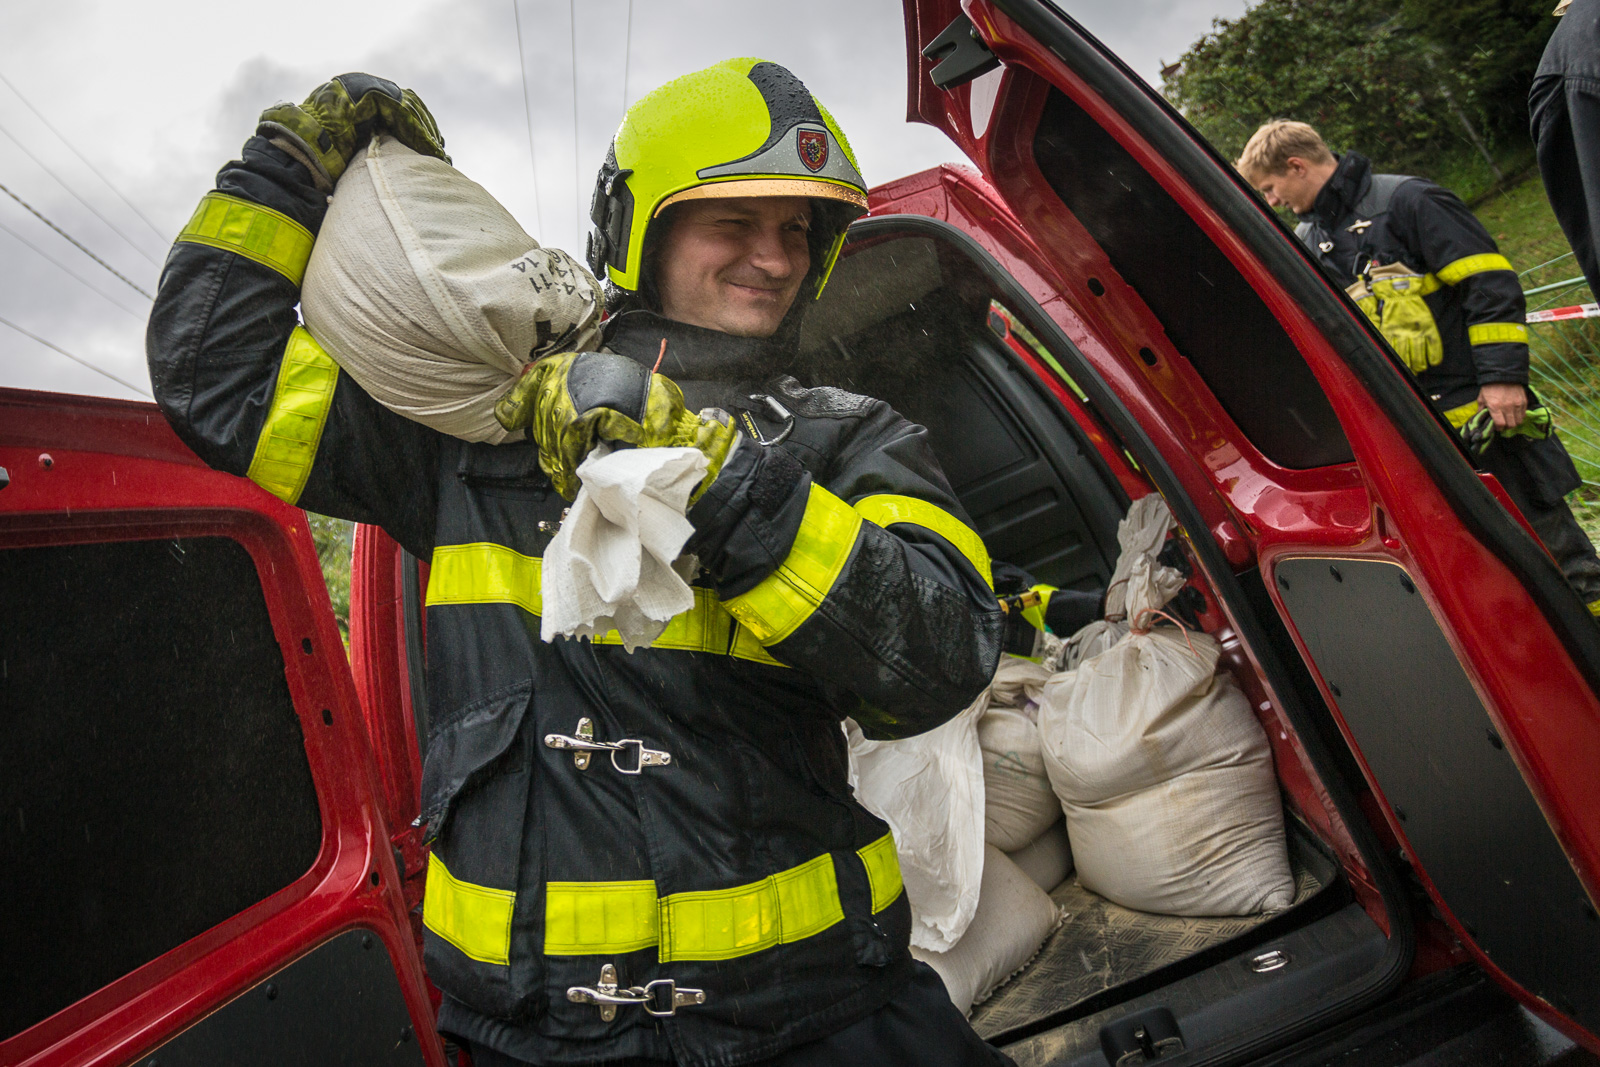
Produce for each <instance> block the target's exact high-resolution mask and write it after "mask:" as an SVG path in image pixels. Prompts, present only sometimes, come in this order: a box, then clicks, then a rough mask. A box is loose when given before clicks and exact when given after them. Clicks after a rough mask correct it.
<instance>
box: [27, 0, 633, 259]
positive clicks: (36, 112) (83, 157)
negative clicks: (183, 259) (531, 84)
mask: <svg viewBox="0 0 1600 1067" xmlns="http://www.w3.org/2000/svg"><path fill="white" fill-rule="evenodd" d="M628 2H629V3H630V4H631V3H633V0H628ZM0 82H4V83H5V86H6V88H7V89H10V90H11V91H12V92H13V93H15V94H16V97H17V99H18V100H21V101H22V103H23V106H24V107H26V108H27V109H28V110H29V111H31V112H33V113H34V115H35V116H37V117H38V119H39V121H40V122H42V123H44V125H45V128H46V129H48V130H49V131H50V132H51V133H53V134H55V135H56V139H57V140H59V141H60V142H61V143H62V144H64V145H66V146H67V148H68V149H70V150H71V152H72V154H73V155H75V156H77V157H78V158H79V159H81V160H82V161H83V165H84V166H86V167H88V168H89V169H90V170H92V171H94V175H95V177H97V178H99V179H100V180H101V181H103V182H105V183H106V188H107V189H110V190H111V191H112V192H113V193H116V194H117V199H118V200H121V201H122V202H123V203H124V204H127V205H128V210H129V211H131V212H133V213H134V214H135V215H137V216H139V221H140V222H142V223H144V224H145V225H146V226H148V227H150V232H151V233H153V234H155V235H156V239H157V240H159V241H162V242H165V241H166V240H168V236H167V235H166V234H164V233H162V232H161V231H160V230H159V229H157V228H156V224H155V223H153V222H151V221H150V220H149V219H147V218H145V215H144V212H142V211H140V210H139V209H138V208H137V207H136V206H135V205H134V203H133V201H132V200H129V199H128V198H127V197H126V196H123V195H122V190H121V189H118V188H117V187H116V186H115V185H113V184H112V182H111V179H110V178H107V177H106V176H105V175H104V174H101V173H100V168H99V167H97V166H95V165H94V164H93V163H90V162H89V157H88V156H86V155H84V154H83V153H82V152H80V151H78V147H77V145H74V144H73V143H72V142H71V141H69V140H67V136H66V134H64V133H62V132H61V131H60V130H58V129H56V127H55V124H54V123H52V122H51V121H50V120H49V119H47V118H45V117H44V112H42V111H40V110H39V109H38V108H36V107H34V106H33V104H32V102H31V101H29V100H28V98H27V97H25V96H23V95H22V90H21V89H18V88H17V87H16V86H15V85H13V84H12V83H11V79H10V78H8V77H6V76H5V75H4V74H0Z"/></svg>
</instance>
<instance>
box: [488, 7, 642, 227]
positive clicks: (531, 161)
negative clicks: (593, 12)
mask: <svg viewBox="0 0 1600 1067" xmlns="http://www.w3.org/2000/svg"><path fill="white" fill-rule="evenodd" d="M628 2H629V3H632V2H633V0H628ZM511 15H512V17H513V18H515V19H516V21H517V63H518V64H519V65H520V66H521V67H522V117H523V118H525V119H527V121H528V168H529V169H530V170H532V171H533V217H534V218H535V219H536V220H538V223H539V240H541V241H543V240H544V239H545V232H544V207H543V206H542V205H541V204H540V202H539V161H538V159H537V158H535V157H534V154H533V107H532V105H530V104H529V103H528V54H527V53H526V52H524V51H523V50H522V12H521V11H520V10H519V9H518V7H517V0H511Z"/></svg>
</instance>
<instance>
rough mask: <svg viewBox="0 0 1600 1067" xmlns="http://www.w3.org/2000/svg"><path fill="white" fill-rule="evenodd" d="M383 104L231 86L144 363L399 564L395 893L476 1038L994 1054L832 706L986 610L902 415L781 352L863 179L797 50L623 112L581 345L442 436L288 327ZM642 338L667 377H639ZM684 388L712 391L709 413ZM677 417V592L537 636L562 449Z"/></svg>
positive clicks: (886, 716) (936, 677) (619, 438)
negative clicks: (592, 333) (235, 125)
mask: <svg viewBox="0 0 1600 1067" xmlns="http://www.w3.org/2000/svg"><path fill="white" fill-rule="evenodd" d="M374 130H378V131H383V132H387V133H390V134H392V135H394V136H395V137H397V138H398V139H399V140H401V141H402V142H404V143H405V144H407V145H409V146H410V147H412V148H414V149H416V150H418V151H421V152H426V153H429V154H432V155H434V156H437V157H439V158H441V159H447V158H448V157H446V156H445V154H444V146H443V141H442V139H441V138H440V137H439V134H438V131H437V129H436V127H435V125H434V122H433V119H432V117H431V116H430V115H429V114H428V112H427V110H426V109H425V108H424V107H423V105H422V103H421V101H419V100H418V99H417V98H416V97H415V95H414V94H412V93H411V92H410V91H409V90H407V91H404V92H402V91H401V90H400V89H399V88H398V87H397V86H395V85H394V84H393V83H392V82H388V81H384V80H383V79H379V78H374V77H372V76H369V75H364V74H352V75H344V76H341V77H338V78H335V79H333V80H332V81H330V82H328V83H326V84H324V85H323V86H321V87H319V88H318V89H316V90H315V91H314V92H313V93H312V94H311V96H310V97H309V98H308V99H307V100H306V102H305V103H303V104H301V105H278V106H276V107H273V108H270V109H269V110H267V111H266V112H265V113H263V115H262V118H261V122H260V125H259V127H258V129H257V131H256V134H255V135H254V136H253V137H251V138H250V139H249V140H248V141H247V142H246V143H245V146H244V150H243V153H242V157H241V159H239V160H237V161H234V162H232V163H229V164H228V165H227V166H225V167H224V168H223V169H222V171H221V172H220V174H219V175H218V181H217V187H216V190H215V191H214V192H212V193H209V194H207V196H206V198H205V200H204V202H203V203H202V205H201V209H200V210H199V211H197V212H196V215H195V219H194V221H192V222H191V223H190V225H189V226H188V227H187V228H186V229H185V230H184V232H183V233H182V234H181V235H180V236H179V238H178V240H177V243H176V244H175V245H174V247H173V249H172V252H171V254H170V255H169V257H168V259H167V262H166V266H165V269H164V270H163V273H162V278H161V286H160V293H159V295H158V297H157V300H156V303H155V307H154V310H153V312H152V315H151V319H150V325H149V332H148V355H149V361H150V368H151V376H152V380H153V381H154V383H155V386H156V393H157V398H158V400H159V403H160V405H161V408H162V410H163V411H164V412H165V414H166V416H167V418H168V419H169V420H170V421H171V423H172V425H173V426H174V428H175V429H176V430H177V432H178V433H179V435H180V436H181V437H182V438H183V439H184V440H185V441H186V442H187V443H188V444H189V445H190V446H191V447H192V448H193V449H194V450H195V451H196V452H197V453H199V455H200V456H201V457H203V458H204V459H205V460H206V461H207V462H208V463H210V464H211V465H213V466H214V467H217V468H219V469H221V470H225V471H230V472H232V473H235V474H239V475H244V476H247V477H249V478H251V479H253V480H255V481H257V482H258V483H259V484H261V485H262V486H264V487H266V488H268V489H270V490H271V491H272V492H274V493H276V494H277V495H279V496H281V497H282V498H283V499H285V500H287V501H289V502H290V503H293V504H298V505H300V506H303V507H306V508H309V509H311V510H314V511H317V512H321V513H325V514H329V515H338V516H344V517H347V518H350V519H354V520H356V521H360V522H367V523H375V524H377V525H379V526H381V527H383V528H384V529H385V530H386V531H388V532H389V533H390V534H391V535H392V536H393V537H394V538H395V539H396V540H397V541H398V542H399V543H400V544H401V545H403V546H404V547H405V548H406V549H408V550H409V551H410V552H411V553H413V554H414V555H416V556H417V557H419V558H420V559H423V560H426V561H429V562H430V563H431V564H432V569H431V572H430V578H429V584H428V590H427V633H428V674H429V704H430V706H429V712H430V736H429V738H428V742H427V745H426V753H427V755H426V761H425V767H424V770H423V789H422V792H423V802H422V812H421V816H420V820H419V821H420V822H421V824H423V825H425V827H426V833H427V839H428V840H429V841H430V842H431V844H432V855H431V858H430V863H429V866H428V871H427V888H426V897H425V903H424V908H423V923H424V926H425V933H424V938H425V958H426V961H427V966H428V973H429V977H430V978H431V979H432V980H433V982H434V983H435V984H436V985H437V986H438V987H439V988H440V989H441V990H442V991H443V993H444V1002H443V1006H442V1008H441V1011H440V1019H439V1024H440V1029H441V1031H443V1032H445V1033H447V1034H452V1035H455V1036H456V1037H457V1038H458V1039H459V1040H461V1041H462V1042H464V1043H465V1044H467V1045H468V1046H470V1048H471V1049H472V1051H473V1053H474V1058H475V1062H476V1063H477V1064H478V1065H479V1067H493V1065H496V1064H520V1063H579V1062H582V1063H590V1062H678V1063H684V1064H719V1065H737V1064H745V1063H756V1062H769V1061H770V1062H780V1063H786V1064H801V1063H804V1064H813V1063H815V1064H822V1063H852V1062H859V1063H866V1062H881V1063H920V1064H952V1065H954V1064H977V1063H1005V1062H1009V1061H1007V1060H1006V1059H1005V1057H1004V1056H1002V1055H1001V1054H1000V1053H998V1052H996V1051H994V1050H993V1049H991V1048H989V1047H988V1046H987V1045H985V1044H983V1043H982V1041H980V1040H979V1039H978V1038H977V1036H976V1035H975V1034H974V1033H973V1032H972V1030H971V1028H970V1027H969V1026H968V1025H967V1023H966V1021H965V1019H963V1018H962V1016H961V1013H960V1012H958V1011H956V1010H955V1008H954V1007H953V1006H952V1005H951V1003H950V1001H949V999H948V997H947V996H946V994H945V992H944V989H943V986H942V985H941V984H940V982H939V979H938V977H937V976H936V975H935V974H934V973H933V972H932V970H931V969H929V968H927V967H926V966H925V965H923V964H921V963H918V962H915V961H913V960H912V959H911V958H910V955H909V950H908V935H909V928H910V921H911V919H910V909H909V906H908V904H907V901H906V897H905V893H904V892H903V889H902V885H901V880H900V872H899V865H898V861H897V859H896V853H895V844H894V840H893V838H892V836H891V835H890V833H889V828H888V827H887V826H886V825H885V824H884V823H883V822H882V821H880V820H879V819H877V818H875V817H874V816H872V815H871V814H869V813H868V812H867V811H866V810H865V809H864V808H862V807H861V806H860V805H859V804H858V803H857V802H856V801H855V799H854V797H853V795H852V793H851V790H850V788H849V785H848V783H847V780H846V769H847V761H846V749H845V743H844V738H843V734H842V732H841V730H840V723H841V720H842V719H843V718H845V717H846V716H849V717H852V718H854V719H855V721H856V722H857V723H859V724H860V726H861V728H862V729H863V731H864V732H865V733H866V734H867V735H868V736H871V737H875V738H895V737H904V736H907V735H911V734H916V733H919V732H921V731H925V730H928V729H931V728H932V727H934V726H937V725H939V724H940V723H942V722H944V721H946V720H947V719H949V718H950V717H951V716H953V715H954V714H956V712H958V711H959V710H961V709H962V708H964V707H965V706H966V705H968V704H969V703H970V702H971V701H972V700H973V699H974V698H975V697H976V696H977V695H978V693H979V692H981V691H982V690H983V688H984V687H985V686H986V685H987V684H988V682H989V679H990V677H991V676H992V674H993V672H994V669H995V665H996V663H997V661H998V656H999V651H998V648H999V641H1000V632H1001V626H1002V616H1001V612H1000V610H999V606H998V603H997V601H996V598H995V595H994V593H993V591H992V588H991V584H990V565H989V560H988V557H987V555H986V553H985V550H984V547H983V543H982V541H981V540H979V538H978V536H977V535H976V534H975V533H974V532H973V530H972V529H971V524H970V522H969V520H968V519H967V517H966V516H965V514H964V512H963V510H962V508H961V505H960V504H959V502H958V501H957V500H956V499H955V497H954V495H953V494H952V492H951V490H950V488H949V486H948V484H947V482H946V480H945V477H944V475H943V474H942V472H941V471H940V469H939V467H938V465H937V463H936V462H935V460H934V458H933V454H932V452H931V451H930V449H929V447H928V443H927V440H926V433H925V431H924V430H923V429H922V428H921V427H918V426H915V425H912V424H910V423H908V422H906V421H905V420H904V419H902V418H901V417H900V416H898V415H897V414H896V413H895V412H894V411H892V410H890V409H889V407H888V406H887V405H885V404H883V403H882V402H880V401H876V400H873V399H870V398H867V397H863V396H857V395H854V394H850V393H846V392H844V391H842V390H839V389H833V388H826V387H822V388H808V387H805V386H803V385H801V384H800V383H798V382H796V381H795V380H794V379H793V378H789V377H786V376H784V375H783V374H782V373H781V372H782V370H783V369H784V367H785V366H786V365H787V363H788V361H789V359H790V351H789V348H790V347H792V344H793V340H794V338H795V336H796V328H795V325H796V321H797V318H798V316H799V314H800V313H801V312H802V311H803V307H804V305H805V304H806V303H807V302H809V301H811V300H812V299H813V298H814V297H815V296H816V294H817V293H818V292H819V291H820V290H821V288H822V286H823V284H824V283H825V282H826V280H827V275H828V271H829V268H830V267H831V266H832V265H833V263H834V261H835V259H836V258H837V256H838V253H839V250H840V247H841V246H842V244H843V238H844V228H845V226H846V225H847V224H848V223H849V222H850V221H851V220H852V219H854V218H855V217H857V216H859V215H861V214H862V213H864V212H865V210H866V203H867V201H866V186H865V182H864V181H863V180H862V178H861V176H860V174H859V173H858V171H857V168H856V163H855V158H854V156H853V154H852V152H851V149H850V146H849V144H848V143H847V142H846V140H845V138H844V135H843V134H842V133H841V131H840V130H839V127H838V125H837V124H836V123H835V122H834V121H833V119H832V118H831V117H830V116H829V115H828V113H827V112H826V111H825V110H823V109H822V107H821V105H820V104H819V103H817V102H816V100H815V99H814V98H813V97H812V96H811V94H810V93H809V92H808V91H807V90H806V89H805V87H804V86H803V85H802V84H801V83H800V81H799V80H797V79H796V78H795V77H794V75H792V74H791V73H789V71H787V70H786V69H784V68H783V67H781V66H778V65H776V64H773V63H767V62H761V61H758V60H753V59H743V60H731V61H727V62H724V63H719V64H717V65H715V66H713V67H710V68H708V69H706V70H702V71H699V72H697V73H695V74H690V75H687V76H685V77H683V78H679V79H678V80H676V81H673V82H671V83H669V84H667V85H666V86H663V87H662V88H660V89H658V90H656V91H655V92H653V93H651V94H650V95H648V96H646V97H644V98H643V99H642V100H640V101H639V102H637V103H636V104H634V105H633V106H632V107H631V108H630V109H629V111H628V113H627V116H626V117H625V119H624V121H623V123H622V125H621V127H620V128H619V129H618V131H617V134H616V138H615V140H614V142H613V144H612V147H611V151H610V152H609V153H608V155H607V157H606V161H605V165H604V166H603V167H602V169H601V171H600V175H599V181H598V184H597V187H596V190H595V198H594V208H593V214H594V218H595V220H596V227H595V232H594V234H593V236H592V237H591V240H590V252H591V255H592V258H593V262H594V263H595V264H596V265H597V268H603V271H604V274H603V277H605V278H606V279H607V280H608V282H609V284H610V286H611V293H610V303H611V306H612V308H613V310H614V312H615V313H614V314H613V315H612V317H611V318H610V319H609V321H608V323H607V329H606V345H605V348H606V351H603V352H587V353H576V354H573V353H568V354H563V355H561V356H558V357H551V358H549V359H548V360H546V361H544V362H543V363H541V364H539V365H537V366H536V367H535V368H534V369H533V370H532V371H531V372H529V373H526V374H524V376H523V377H522V378H521V379H519V381H518V383H517V385H516V387H515V389H514V390H513V392H512V393H511V394H509V395H508V397H507V398H506V400H505V402H504V403H502V404H501V405H500V407H499V409H498V411H497V414H498V415H499V416H500V417H501V418H502V420H503V421H505V422H506V423H507V424H508V425H509V426H513V427H516V428H518V429H522V430H525V431H526V432H527V433H528V435H529V436H528V439H527V440H525V441H521V442H517V443H508V444H503V445H498V446H494V445H486V444H469V443H466V442H463V441H460V440H457V439H454V438H450V437H446V436H443V435H441V434H439V433H437V432H435V431H432V430H430V429H427V428H425V427H423V426H421V425H420V424H418V423H415V422H411V421H408V420H406V419H404V418H402V417H400V416H398V415H396V414H394V413H393V412H391V411H389V410H387V409H386V408H383V407H381V406H380V405H379V404H377V403H376V402H375V401H374V400H372V399H371V398H370V397H369V396H368V395H367V394H366V393H364V392H363V391H362V390H361V388H360V387H359V386H357V385H356V383H355V382H354V381H352V380H351V379H350V377H349V376H348V375H346V374H344V373H343V372H341V371H340V369H339V367H338V366H337V365H336V364H335V363H334V362H333V361H332V360H331V359H330V358H329V356H328V355H327V354H326V353H325V352H324V351H323V350H322V349H321V348H320V346H319V345H318V344H317V343H316V341H315V340H313V339H312V337H311V336H310V335H309V334H308V333H307V332H306V330H305V329H304V328H303V327H302V326H301V325H300V324H299V323H298V321H297V315H296V311H295V305H296V302H297V298H298V286H299V283H300V279H301V277H302V275H303V272H304V268H305V264H306V261H307V259H308V257H309V254H310V248H311V244H312V242H313V240H314V238H315V235H316V232H317V228H318V225H319V224H320V222H321V221H322V218H323V215H324V213H325V211H326V209H327V203H328V194H329V193H330V192H331V191H332V188H333V184H334V183H335V182H336V181H337V180H338V178H339V175H340V173H341V172H342V171H343V170H344V168H345V167H346V166H347V165H348V162H349V160H350V157H351V155H352V154H353V153H354V152H355V151H356V150H357V149H358V147H359V146H361V145H362V144H364V143H366V140H367V139H368V138H369V137H370V135H371V134H372V132H373V131H374ZM663 339H664V340H665V341H666V342H667V347H666V356H665V363H664V364H663V366H662V370H663V371H664V372H665V373H652V367H653V365H654V364H655V363H656V361H657V359H658V356H659V353H660V351H661V343H662V341H663ZM716 409H721V410H720V411H718V410H716ZM602 440H609V441H613V442H620V443H631V444H665V443H670V444H681V445H688V446H690V447H698V448H700V449H701V450H702V451H704V452H705V453H706V455H707V458H708V460H709V468H710V470H709V473H708V475H707V477H706V480H705V481H704V482H703V483H702V484H701V486H700V487H699V489H698V490H697V499H696V502H695V503H694V504H693V505H692V507H691V508H690V511H689V516H688V517H689V519H690V520H691V522H692V524H693V525H694V527H695V533H694V535H693V537H692V538H691V540H690V542H689V545H688V546H687V551H689V552H692V553H694V554H695V555H696V556H697V557H698V559H699V562H700V565H701V567H702V568H703V571H702V574H701V576H700V577H699V578H698V579H696V583H695V584H696V588H695V596H696V600H695V607H694V608H693V609H692V610H690V611H688V612H686V613H684V614H683V615H680V616H678V617H676V618H675V619H673V620H672V622H671V623H670V625H669V626H668V628H667V630H666V632H665V633H664V634H663V635H662V637H661V638H660V639H659V640H657V641H656V642H655V643H654V645H653V647H651V648H648V649H641V650H639V651H636V652H634V653H632V654H629V653H628V652H627V651H626V650H625V649H624V648H622V647H621V645H620V644H619V643H618V642H617V641H616V640H615V637H616V635H615V633H612V634H611V635H609V638H600V639H597V640H594V641H587V640H581V641H580V640H563V639H557V640H555V641H553V642H550V643H543V642H541V641H540V640H539V629H540V622H539V619H538V617H537V616H538V613H539V610H540V604H541V599H540V557H541V553H542V551H543V550H544V548H545V546H546V545H548V544H549V542H550V540H551V531H552V530H554V529H556V528H557V527H558V525H559V523H560V521H561V518H562V513H563V508H564V507H565V505H566V504H567V502H568V499H569V498H570V497H571V495H572V492H573V490H574V488H575V486H576V477H575V473H574V470H575V466H576V464H577V463H578V462H580V461H581V459H582V457H583V454H584V453H585V452H586V451H587V450H588V448H590V447H591V446H592V445H594V444H595V443H596V442H598V441H602Z"/></svg>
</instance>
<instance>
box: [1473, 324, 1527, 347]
mask: <svg viewBox="0 0 1600 1067" xmlns="http://www.w3.org/2000/svg"><path fill="white" fill-rule="evenodd" d="M1467 340H1468V341H1469V342H1471V343H1472V344H1475V345H1497V344H1504V343H1506V342H1508V341H1509V342H1514V343H1520V344H1527V343H1528V328H1527V327H1526V326H1524V325H1523V324H1522V323H1520V322H1480V323H1478V324H1477V325H1476V326H1468V327H1467Z"/></svg>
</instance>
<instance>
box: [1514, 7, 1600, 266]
mask: <svg viewBox="0 0 1600 1067" xmlns="http://www.w3.org/2000/svg"><path fill="white" fill-rule="evenodd" d="M1556 13H1557V14H1558V15H1560V16H1561V24H1560V25H1558V26H1557V27H1556V32H1555V33H1553V34H1551V35H1550V40H1549V42H1548V43H1547V44H1546V45H1545V47H1544V57H1543V58H1542V59H1540V61H1539V69H1538V71H1537V72H1535V74H1534V76H1533V87H1532V88H1531V89H1529V90H1528V114H1529V119H1530V120H1531V125H1532V133H1533V143H1534V144H1535V145H1536V146H1537V147H1538V151H1539V173H1540V175H1541V176H1542V177H1543V178H1544V188H1545V192H1546V193H1547V194H1548V195H1549V197H1550V206H1551V207H1552V208H1554V209H1555V214H1556V220H1557V221H1558V222H1560V223H1561V230H1562V232H1563V233H1565V234H1566V235H1567V242H1568V243H1569V244H1571V245H1572V252H1573V255H1574V257H1575V258H1576V259H1577V261H1578V267H1579V268H1580V269H1581V270H1582V271H1583V274H1584V277H1585V278H1587V279H1589V289H1590V291H1591V292H1593V293H1595V294H1596V295H1597V296H1600V0H1571V2H1570V3H1563V4H1561V5H1560V6H1559V7H1558V8H1557V11H1556Z"/></svg>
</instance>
